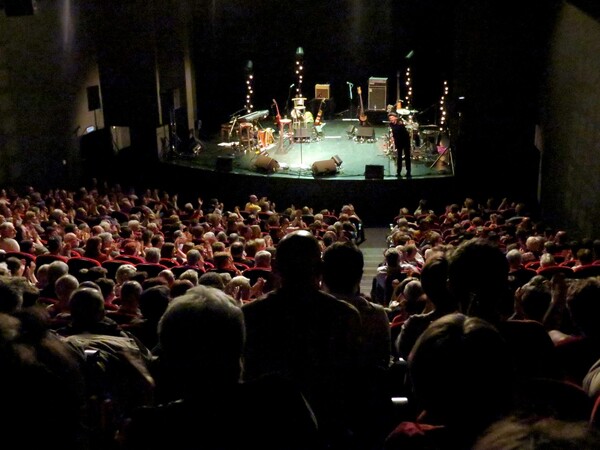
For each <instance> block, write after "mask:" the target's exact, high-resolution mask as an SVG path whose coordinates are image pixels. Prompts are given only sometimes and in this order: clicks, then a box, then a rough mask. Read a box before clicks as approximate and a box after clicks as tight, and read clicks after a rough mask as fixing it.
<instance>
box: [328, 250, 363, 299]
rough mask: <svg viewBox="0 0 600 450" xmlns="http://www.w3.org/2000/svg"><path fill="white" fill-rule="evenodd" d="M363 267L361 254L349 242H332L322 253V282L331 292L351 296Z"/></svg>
mask: <svg viewBox="0 0 600 450" xmlns="http://www.w3.org/2000/svg"><path fill="white" fill-rule="evenodd" d="M363 267H364V257H363V253H362V252H361V250H360V249H359V248H358V247H357V246H356V245H355V244H353V243H351V242H334V243H333V244H331V245H330V246H329V247H327V248H326V249H325V251H324V252H323V282H324V283H325V285H326V286H327V287H328V288H329V290H330V291H331V292H336V293H340V294H353V293H354V290H355V289H356V287H357V285H358V284H359V283H360V280H361V279H362V275H363Z"/></svg>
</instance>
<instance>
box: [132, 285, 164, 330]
mask: <svg viewBox="0 0 600 450" xmlns="http://www.w3.org/2000/svg"><path fill="white" fill-rule="evenodd" d="M170 299H171V295H170V290H169V288H168V287H167V286H152V287H151V288H148V289H146V290H144V291H143V292H142V293H141V295H140V299H139V307H140V311H141V313H142V316H144V318H145V319H147V320H150V321H152V322H158V320H159V319H160V318H161V317H162V315H163V313H164V312H165V310H166V309H167V306H168V305H169V301H170Z"/></svg>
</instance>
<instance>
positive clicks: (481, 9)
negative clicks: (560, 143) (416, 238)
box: [452, 0, 552, 201]
mask: <svg viewBox="0 0 600 450" xmlns="http://www.w3.org/2000/svg"><path fill="white" fill-rule="evenodd" d="M551 3H552V2H543V1H537V0H536V1H532V2H518V1H514V0H509V1H507V2H497V1H493V0H484V1H478V2H472V1H468V0H464V1H460V2H459V3H458V5H457V11H460V13H459V14H457V15H456V18H457V20H456V23H455V36H456V39H455V47H454V50H455V60H454V70H455V79H454V82H455V83H454V96H455V97H454V100H455V103H454V105H453V107H454V115H453V116H452V119H453V120H458V122H454V123H453V125H454V128H453V131H454V137H455V141H456V144H457V145H456V147H457V148H456V161H457V163H456V165H457V173H459V174H460V175H462V176H463V178H464V179H465V182H466V183H468V184H470V185H471V186H476V187H477V188H478V189H484V190H485V189H488V190H492V189H497V188H498V187H499V188H501V189H502V190H503V191H504V192H505V193H506V194H507V195H509V196H511V197H513V198H514V197H525V198H528V199H532V201H535V199H536V189H537V183H538V177H537V174H538V167H539V152H538V151H537V150H536V148H535V146H534V136H535V125H536V124H537V123H539V114H538V101H539V91H540V89H539V86H540V84H541V82H542V80H543V73H544V63H545V59H546V53H547V41H548V37H549V28H550V27H551V24H552V22H551V19H552V5H551ZM458 97H464V99H463V100H460V99H459V98H458Z"/></svg>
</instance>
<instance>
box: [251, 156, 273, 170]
mask: <svg viewBox="0 0 600 450" xmlns="http://www.w3.org/2000/svg"><path fill="white" fill-rule="evenodd" d="M254 165H255V166H256V168H257V169H258V170H263V171H265V172H267V173H274V172H277V171H278V170H279V163H278V162H277V161H275V160H274V159H273V158H271V157H270V156H268V155H259V156H258V158H256V162H255V163H254Z"/></svg>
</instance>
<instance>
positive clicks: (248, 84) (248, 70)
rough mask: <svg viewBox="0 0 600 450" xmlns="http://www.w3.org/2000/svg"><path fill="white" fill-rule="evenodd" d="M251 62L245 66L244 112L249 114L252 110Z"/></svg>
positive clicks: (252, 77)
mask: <svg viewBox="0 0 600 450" xmlns="http://www.w3.org/2000/svg"><path fill="white" fill-rule="evenodd" d="M252 66H253V65H252V61H248V63H247V64H246V112H247V113H251V112H252V110H253V109H254V105H253V102H252V97H254V73H253V70H252Z"/></svg>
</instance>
